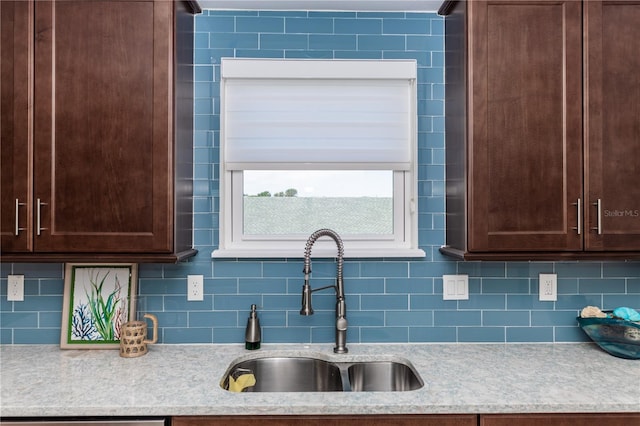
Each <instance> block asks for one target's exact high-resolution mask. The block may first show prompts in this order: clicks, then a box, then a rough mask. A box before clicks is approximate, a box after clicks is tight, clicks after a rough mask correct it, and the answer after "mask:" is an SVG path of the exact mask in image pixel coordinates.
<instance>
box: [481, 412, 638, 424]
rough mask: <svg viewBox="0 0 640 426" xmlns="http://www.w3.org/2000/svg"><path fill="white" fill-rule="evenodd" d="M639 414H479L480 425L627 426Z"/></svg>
mask: <svg viewBox="0 0 640 426" xmlns="http://www.w3.org/2000/svg"><path fill="white" fill-rule="evenodd" d="M639 420H640V414H638V413H628V414H495V415H481V416H480V426H584V425H607V426H629V425H635V424H638V421H639Z"/></svg>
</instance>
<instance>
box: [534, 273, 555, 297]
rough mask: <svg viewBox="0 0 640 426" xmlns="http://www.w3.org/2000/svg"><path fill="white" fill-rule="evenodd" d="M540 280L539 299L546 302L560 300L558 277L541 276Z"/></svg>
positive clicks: (550, 275) (551, 275)
mask: <svg viewBox="0 0 640 426" xmlns="http://www.w3.org/2000/svg"><path fill="white" fill-rule="evenodd" d="M539 278H540V279H539V281H540V284H539V292H540V295H539V299H540V300H541V301H544V302H555V301H556V300H558V276H557V275H556V274H540V275H539Z"/></svg>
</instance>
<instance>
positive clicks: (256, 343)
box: [244, 305, 262, 351]
mask: <svg viewBox="0 0 640 426" xmlns="http://www.w3.org/2000/svg"><path fill="white" fill-rule="evenodd" d="M261 334H262V333H261V331H260V320H259V319H258V313H257V312H256V305H251V312H250V313H249V319H248V320H247V330H246V332H245V335H244V340H245V344H244V347H245V349H247V350H250V351H253V350H256V349H260V339H261V337H262V336H261Z"/></svg>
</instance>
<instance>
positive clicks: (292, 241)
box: [213, 59, 424, 258]
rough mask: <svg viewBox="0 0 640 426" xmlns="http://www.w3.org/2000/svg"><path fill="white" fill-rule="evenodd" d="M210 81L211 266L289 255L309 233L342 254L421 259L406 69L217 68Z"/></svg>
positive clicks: (321, 248) (370, 65)
mask: <svg viewBox="0 0 640 426" xmlns="http://www.w3.org/2000/svg"><path fill="white" fill-rule="evenodd" d="M221 76H222V81H221V102H220V104H221V112H220V116H221V129H220V140H221V155H220V158H221V159H220V216H221V217H220V242H219V248H218V250H215V251H214V252H213V257H261V258H264V257H300V256H302V254H303V253H304V244H305V242H306V240H307V238H308V237H309V235H310V234H311V233H312V232H314V231H316V230H317V229H320V228H330V229H333V230H335V231H336V232H337V233H338V234H340V236H341V237H342V239H343V242H344V248H345V257H412V256H424V252H423V251H422V250H419V249H418V248H417V212H416V209H415V205H416V203H415V198H416V196H415V194H416V183H415V180H416V176H415V173H416V172H415V166H416V165H415V159H416V140H415V139H416V135H415V133H416V123H415V122H416V118H415V117H416V93H415V92H416V63H415V61H369V60H362V61H360V60H356V61H349V60H332V61H325V60H273V59H223V60H222V71H221ZM323 254H326V255H329V256H331V257H333V256H334V255H335V247H334V246H333V242H331V241H327V242H326V244H325V242H323V241H322V240H321V241H318V244H317V247H314V255H323Z"/></svg>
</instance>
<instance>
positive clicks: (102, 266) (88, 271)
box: [60, 263, 137, 349]
mask: <svg viewBox="0 0 640 426" xmlns="http://www.w3.org/2000/svg"><path fill="white" fill-rule="evenodd" d="M136 281H137V264H131V263H123V264H118V263H109V264H107V263H98V264H80V263H68V264H66V265H65V286H64V305H63V312H62V331H61V337H60V347H61V348H63V349H117V348H118V347H119V346H120V331H121V328H122V324H124V323H125V322H127V321H130V320H133V319H135V295H136Z"/></svg>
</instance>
